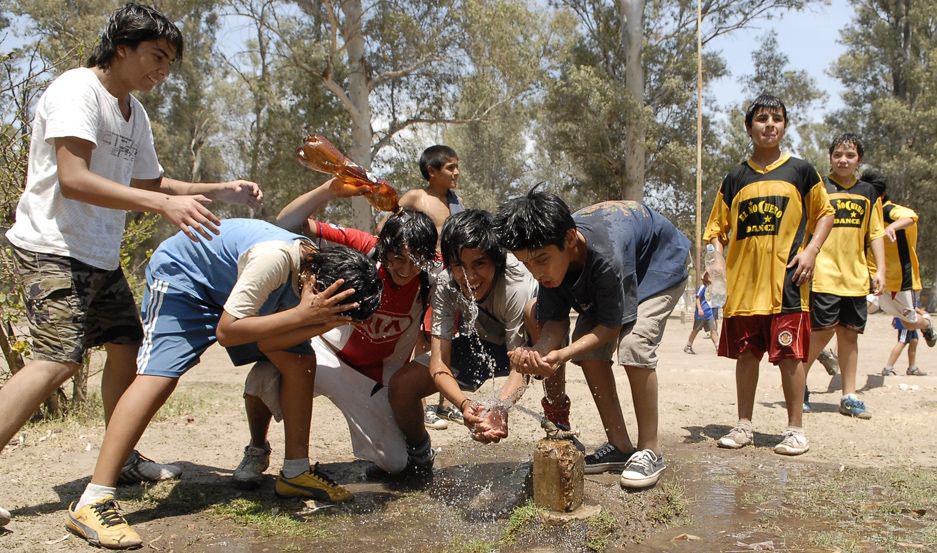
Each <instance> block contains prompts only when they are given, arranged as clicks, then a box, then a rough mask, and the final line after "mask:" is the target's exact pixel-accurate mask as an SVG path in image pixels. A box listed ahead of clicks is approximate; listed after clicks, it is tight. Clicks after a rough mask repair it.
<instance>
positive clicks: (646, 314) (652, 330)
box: [573, 280, 686, 370]
mask: <svg viewBox="0 0 937 553" xmlns="http://www.w3.org/2000/svg"><path fill="white" fill-rule="evenodd" d="M685 288H686V280H682V281H680V284H677V285H676V286H673V287H672V288H669V289H667V290H664V291H663V292H661V293H659V294H656V295H654V296H651V297H649V298H647V299H646V300H644V301H642V302H641V303H639V304H638V318H637V319H636V320H635V322H633V323H630V324H626V325H624V326H622V327H621V330H620V331H619V334H618V338H617V339H615V340H609V341H608V342H606V343H604V344H602V345H600V346H599V347H597V348H595V349H593V350H590V351H587V352H585V353H583V354H581V355H578V356H576V357H574V358H573V362H574V363H576V364H580V363H579V362H580V361H611V360H612V355H613V354H614V353H615V348H616V346H617V348H618V362H619V363H620V364H622V365H628V366H629V367H640V368H643V369H650V370H655V369H656V368H657V346H659V345H660V341H661V338H663V336H664V328H665V327H666V326H667V317H669V316H670V314H671V313H672V312H673V309H674V307H676V306H677V301H678V300H679V299H680V297H681V296H682V295H683V291H684V289H685ZM595 326H596V323H595V322H594V321H593V320H591V319H590V318H589V317H585V316H582V315H580V316H579V320H578V321H576V328H575V329H574V330H573V342H575V341H576V340H578V339H579V338H581V337H582V336H583V335H585V334H586V333H587V332H589V331H590V330H592V329H593V328H595Z"/></svg>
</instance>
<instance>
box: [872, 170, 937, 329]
mask: <svg viewBox="0 0 937 553" xmlns="http://www.w3.org/2000/svg"><path fill="white" fill-rule="evenodd" d="M862 180H864V181H866V182H869V183H871V184H872V186H874V187H875V189H876V191H877V192H878V193H879V195H880V197H881V200H882V202H883V208H882V215H883V219H884V223H885V225H886V226H885V236H886V239H885V240H884V242H885V287H884V288H885V290H884V293H883V294H882V295H881V297H880V298H879V306H880V307H881V308H882V311H884V312H886V313H888V314H889V315H892V316H894V317H898V318H899V319H901V324H902V326H904V328H906V329H908V330H920V331H921V334H922V335H923V336H924V340H925V341H926V342H927V345H928V346H930V347H934V345H935V344H937V336H935V335H934V328H933V322H932V321H931V318H930V315H929V314H928V313H927V312H926V311H923V310H920V309H917V295H918V294H919V293H920V291H921V272H920V267H919V265H918V259H917V221H918V216H917V213H915V212H914V211H913V210H911V209H909V208H907V207H904V206H901V205H898V204H896V203H893V202H892V201H891V200H890V199H889V198H888V190H887V182H886V179H885V175H884V174H883V173H882V172H881V171H877V170H873V169H870V170H868V171H866V172H864V173H863V174H862ZM869 268H870V270H872V271H875V267H874V266H873V264H870V265H869Z"/></svg>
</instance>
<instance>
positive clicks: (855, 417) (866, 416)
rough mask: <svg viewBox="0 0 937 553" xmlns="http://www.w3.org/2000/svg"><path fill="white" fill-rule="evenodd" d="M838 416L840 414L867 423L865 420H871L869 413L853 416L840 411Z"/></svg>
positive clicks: (853, 414)
mask: <svg viewBox="0 0 937 553" xmlns="http://www.w3.org/2000/svg"><path fill="white" fill-rule="evenodd" d="M839 414H840V415H843V416H846V417H852V418H854V419H860V420H864V421H867V420H869V419H871V418H872V415H870V414H869V413H859V414H855V413H847V412H844V411H840V412H839Z"/></svg>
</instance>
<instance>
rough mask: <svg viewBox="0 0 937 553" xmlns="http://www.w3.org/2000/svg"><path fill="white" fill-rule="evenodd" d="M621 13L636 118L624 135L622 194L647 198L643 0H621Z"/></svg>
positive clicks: (627, 75) (628, 84) (628, 82)
mask: <svg viewBox="0 0 937 553" xmlns="http://www.w3.org/2000/svg"><path fill="white" fill-rule="evenodd" d="M619 9H620V15H621V46H622V51H623V52H624V54H625V89H626V90H627V91H628V93H629V94H630V95H631V98H632V99H633V100H634V106H635V107H636V114H635V118H634V120H633V121H632V123H631V125H630V126H629V127H628V132H627V134H626V135H625V181H624V183H623V184H622V188H621V197H622V199H625V200H641V199H643V198H644V171H645V165H646V162H647V160H646V152H645V122H644V66H643V63H642V58H641V50H642V47H643V45H644V0H619Z"/></svg>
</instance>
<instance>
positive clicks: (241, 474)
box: [231, 442, 270, 489]
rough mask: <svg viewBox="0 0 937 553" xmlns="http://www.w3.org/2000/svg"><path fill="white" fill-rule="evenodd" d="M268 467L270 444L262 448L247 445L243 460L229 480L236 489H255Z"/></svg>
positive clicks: (266, 443) (265, 444) (267, 443)
mask: <svg viewBox="0 0 937 553" xmlns="http://www.w3.org/2000/svg"><path fill="white" fill-rule="evenodd" d="M269 466H270V442H265V443H264V446H263V447H255V446H252V445H248V446H245V447H244V458H243V459H241V463H240V464H239V465H238V467H237V468H236V469H234V473H233V474H232V475H231V478H232V479H233V480H234V485H235V486H237V487H238V488H248V489H251V488H256V487H257V486H259V485H260V481H261V480H263V477H264V471H265V470H267V468H268V467H269Z"/></svg>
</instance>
